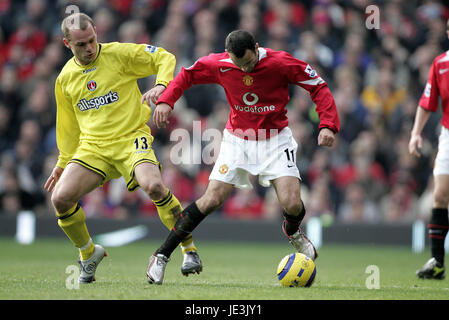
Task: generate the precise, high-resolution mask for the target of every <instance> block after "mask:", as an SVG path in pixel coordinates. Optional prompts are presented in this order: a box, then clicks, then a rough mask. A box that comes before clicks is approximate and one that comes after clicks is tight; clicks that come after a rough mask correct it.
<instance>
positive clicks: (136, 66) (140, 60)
mask: <svg viewBox="0 0 449 320" xmlns="http://www.w3.org/2000/svg"><path fill="white" fill-rule="evenodd" d="M120 52H121V53H120V54H122V55H123V57H122V59H123V60H124V61H123V62H124V66H125V72H126V73H128V74H132V75H134V76H136V78H146V77H148V76H150V75H153V74H157V77H156V82H155V85H157V84H162V85H164V86H165V87H167V86H168V84H169V82H170V81H171V80H173V72H174V71H175V66H176V58H175V56H174V55H173V54H171V53H170V52H168V51H167V50H165V49H164V48H161V47H156V46H152V45H146V44H134V43H126V44H122V46H121V48H120Z"/></svg>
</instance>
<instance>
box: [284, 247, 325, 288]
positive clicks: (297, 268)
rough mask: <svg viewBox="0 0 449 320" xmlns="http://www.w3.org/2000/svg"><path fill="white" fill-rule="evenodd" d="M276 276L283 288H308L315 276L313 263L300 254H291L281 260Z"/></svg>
mask: <svg viewBox="0 0 449 320" xmlns="http://www.w3.org/2000/svg"><path fill="white" fill-rule="evenodd" d="M276 274H277V276H278V280H279V282H280V283H281V284H282V285H283V286H284V287H310V286H311V285H312V283H313V281H314V280H315V276H316V266H315V262H313V260H312V259H310V258H309V257H307V256H306V255H304V254H302V253H297V252H296V253H292V254H289V255H286V256H285V257H284V258H283V259H282V260H281V262H280V263H279V265H278V268H277V272H276Z"/></svg>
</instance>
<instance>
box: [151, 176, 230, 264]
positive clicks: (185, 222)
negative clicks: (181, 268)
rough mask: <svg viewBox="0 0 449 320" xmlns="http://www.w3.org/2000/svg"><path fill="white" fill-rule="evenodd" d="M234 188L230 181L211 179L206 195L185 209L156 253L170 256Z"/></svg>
mask: <svg viewBox="0 0 449 320" xmlns="http://www.w3.org/2000/svg"><path fill="white" fill-rule="evenodd" d="M232 188H233V186H232V185H230V184H228V183H224V182H221V181H217V180H211V181H210V183H209V185H208V187H207V189H206V192H205V193H204V195H203V196H201V198H199V199H198V200H197V201H196V202H193V203H191V204H190V205H189V206H188V207H187V208H185V209H184V211H183V212H182V213H181V216H180V219H178V221H177V222H176V224H175V226H174V227H173V229H172V231H171V232H170V234H169V236H168V237H167V239H166V241H165V242H164V244H163V245H162V246H161V247H160V248H159V249H158V250H156V253H158V254H159V253H161V254H163V255H165V256H166V257H167V258H169V257H170V255H171V253H172V252H173V250H175V248H176V247H177V245H178V244H179V242H181V241H182V239H184V238H185V237H186V236H188V235H189V234H190V233H192V232H193V230H194V229H195V228H196V227H197V226H198V225H199V224H200V223H201V221H202V220H203V219H204V218H205V217H206V216H207V215H209V214H210V213H212V212H213V211H214V210H216V209H218V208H219V207H220V206H221V205H222V204H223V202H224V201H225V200H226V199H227V198H228V196H229V194H230V193H231V191H232Z"/></svg>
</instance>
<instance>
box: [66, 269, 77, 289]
mask: <svg viewBox="0 0 449 320" xmlns="http://www.w3.org/2000/svg"><path fill="white" fill-rule="evenodd" d="M65 273H67V274H68V275H69V276H68V277H67V278H66V279H65V287H66V289H68V290H74V289H75V290H78V289H79V288H80V284H79V282H78V278H79V276H80V270H79V267H78V266H75V265H73V264H71V265H68V266H67V268H65Z"/></svg>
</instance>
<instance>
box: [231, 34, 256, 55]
mask: <svg viewBox="0 0 449 320" xmlns="http://www.w3.org/2000/svg"><path fill="white" fill-rule="evenodd" d="M225 47H226V51H228V52H232V53H233V54H234V55H235V56H236V57H237V58H241V57H243V56H244V55H245V53H246V49H249V50H251V51H255V50H256V39H255V38H254V36H253V35H252V34H251V33H250V32H248V31H245V30H234V31H232V32H231V33H230V34H228V36H227V37H226V44H225Z"/></svg>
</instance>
